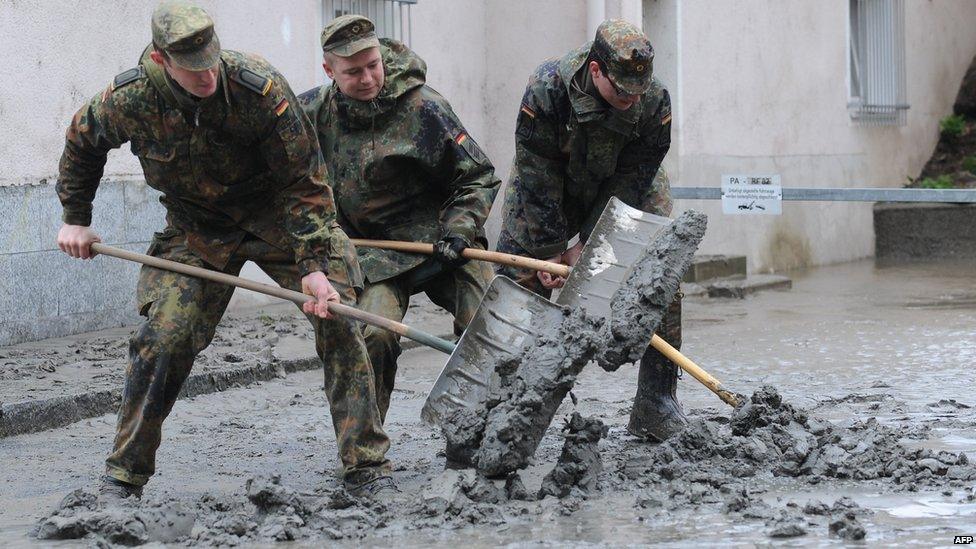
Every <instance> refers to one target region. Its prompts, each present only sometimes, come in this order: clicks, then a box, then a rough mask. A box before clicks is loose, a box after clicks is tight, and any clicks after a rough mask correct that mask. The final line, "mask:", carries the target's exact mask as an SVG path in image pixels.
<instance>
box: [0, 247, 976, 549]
mask: <svg viewBox="0 0 976 549" xmlns="http://www.w3.org/2000/svg"><path fill="white" fill-rule="evenodd" d="M789 275H790V277H791V278H792V279H793V289H792V290H790V291H772V292H765V293H761V294H758V295H754V296H750V297H748V298H746V299H744V300H724V299H706V298H691V299H687V300H686V302H685V310H684V315H685V319H684V321H685V322H684V341H685V343H684V346H683V351H684V352H685V353H686V354H687V355H688V356H689V357H690V358H692V359H693V360H695V361H696V362H697V363H698V364H699V365H700V366H702V367H703V368H705V369H706V370H708V371H709V372H710V373H711V374H712V375H714V376H715V377H717V378H719V379H720V380H722V381H723V382H724V383H725V385H726V386H727V387H729V388H731V389H734V390H736V391H738V392H740V393H744V394H751V393H752V392H753V391H754V390H756V389H758V388H759V387H760V386H761V385H773V386H775V387H776V388H778V389H779V391H780V392H781V393H782V394H783V396H784V398H785V399H786V400H788V401H789V402H791V403H792V404H793V405H796V406H800V407H803V408H807V409H808V410H809V411H810V413H811V415H815V416H817V417H820V418H823V419H826V420H829V421H831V422H833V423H835V424H837V425H840V426H843V425H848V424H850V423H852V422H853V421H856V420H866V419H868V418H871V417H876V418H877V419H878V420H879V421H881V422H882V423H884V424H885V425H890V426H892V427H896V428H899V429H902V430H903V432H905V433H907V434H909V435H910V436H906V438H905V439H903V444H905V445H906V446H909V447H923V448H931V449H937V450H949V451H951V452H954V453H956V452H964V453H966V454H967V455H968V456H969V457H970V458H971V459H976V408H974V407H973V406H974V405H976V397H974V395H973V390H974V388H976V369H974V368H973V365H974V364H976V267H973V266H972V265H969V266H924V265H914V266H900V267H886V268H876V267H875V266H874V265H873V263H872V262H869V261H864V262H857V263H850V264H844V265H838V266H831V267H823V268H818V269H813V270H809V271H802V272H793V273H789ZM309 344H310V343H309ZM444 360H445V357H444V356H443V355H440V354H439V353H437V352H435V351H429V350H423V349H417V350H412V351H408V352H406V353H405V354H404V355H403V356H402V357H401V362H400V364H401V365H400V370H399V375H398V390H397V391H396V392H395V393H394V397H393V398H394V400H393V403H392V405H391V410H390V417H389V418H388V431H389V434H390V436H391V438H392V441H393V448H392V450H391V453H390V457H391V458H392V459H393V460H394V462H395V463H396V471H395V478H396V479H397V481H398V483H399V484H400V487H401V490H402V491H403V494H401V496H400V500H402V501H403V502H404V503H403V505H404V506H405V507H409V503H410V502H411V501H413V500H415V499H416V498H417V497H418V495H419V494H420V493H421V492H422V491H423V489H424V488H425V487H426V486H428V485H429V484H430V483H431V481H432V479H434V478H435V477H437V475H438V474H439V473H440V472H441V471H442V469H443V465H444V458H443V450H444V443H443V440H442V439H441V437H440V435H439V434H438V433H436V432H435V431H434V430H432V429H431V428H429V427H426V426H424V425H423V424H422V423H421V422H420V419H419V412H420V407H421V406H422V404H423V399H424V396H425V394H426V391H427V390H428V389H429V387H430V386H431V384H432V383H433V380H434V378H435V377H436V375H437V373H438V371H439V370H440V367H441V365H442V364H443V362H444ZM43 381H44V380H43V379H42V380H40V381H39V383H42V382H43ZM321 382H322V379H321V373H319V372H299V373H296V374H292V375H289V376H287V377H285V378H283V379H276V380H273V381H270V382H266V383H262V384H260V385H256V386H252V387H250V388H244V389H231V390H228V391H225V392H222V393H216V394H212V395H205V396H199V397H195V398H193V399H189V400H185V401H179V402H178V403H177V405H176V408H175V410H174V412H173V414H172V416H171V417H170V419H169V420H168V421H167V423H166V429H165V432H164V442H163V446H162V448H161V449H160V452H159V458H158V463H159V473H158V474H157V475H156V477H154V479H153V481H152V482H151V483H150V485H149V486H148V487H147V498H149V499H152V498H156V499H157V500H161V501H162V500H179V501H186V502H192V501H196V500H199V499H200V498H202V497H204V496H205V494H209V495H210V496H207V497H211V496H212V495H214V494H216V495H217V496H221V497H228V498H232V497H238V498H239V497H242V494H243V492H244V485H245V482H246V481H247V480H248V479H249V478H251V477H254V476H256V475H261V474H265V475H266V474H278V475H281V479H282V483H283V484H287V485H288V486H291V487H293V488H295V489H296V490H305V489H310V488H311V487H314V486H319V487H321V486H324V487H326V488H328V487H333V488H334V487H335V485H336V482H335V481H334V480H333V479H332V476H331V475H332V469H333V467H334V466H335V461H336V460H335V457H334V456H335V452H336V448H335V441H334V436H333V434H332V429H331V425H330V423H329V420H328V414H327V412H326V409H325V407H326V403H325V398H324V395H323V394H322V392H321ZM635 391H636V368H635V367H633V366H625V367H623V368H621V369H620V370H619V371H617V372H615V373H612V374H609V373H606V372H603V371H602V370H600V369H599V368H596V367H593V366H589V367H587V368H586V369H585V370H584V372H583V374H582V375H581V378H580V381H579V383H578V384H577V386H576V388H575V389H574V391H573V393H574V395H575V396H576V397H577V401H578V404H577V405H575V406H574V405H573V404H572V402H570V400H569V399H567V400H566V401H565V402H564V403H563V405H562V407H561V408H560V410H559V413H558V414H557V419H556V421H555V422H554V427H552V428H550V430H549V433H548V434H547V436H546V437H545V439H544V440H543V444H542V446H541V447H540V450H539V452H538V453H537V455H536V460H535V465H533V466H531V467H530V468H529V469H528V470H527V471H526V472H525V474H523V479H524V481H525V483H526V485H527V486H528V487H529V488H530V491H531V490H532V489H533V486H534V487H536V488H537V487H538V485H539V483H540V482H541V478H542V476H543V475H544V474H545V473H546V472H547V471H548V470H549V469H551V467H552V465H553V463H554V462H555V460H556V457H557V456H558V454H559V451H560V448H561V443H562V441H561V439H560V438H559V436H558V432H557V431H558V426H559V425H561V424H562V422H563V419H564V418H565V417H567V416H568V415H569V414H570V413H572V412H573V411H574V410H576V411H579V412H580V413H582V414H583V415H586V416H593V417H598V418H600V419H602V420H603V421H604V422H605V423H606V424H607V425H608V426H609V427H610V433H609V435H608V437H607V439H606V440H604V441H603V442H601V449H602V453H603V461H604V471H605V472H604V474H603V475H602V476H601V480H602V484H603V486H604V488H603V489H602V490H601V491H599V492H597V493H595V494H591V496H590V497H589V498H588V499H585V500H580V501H577V502H575V503H574V504H573V505H565V504H558V502H555V501H550V500H546V501H543V502H535V503H534V504H533V505H527V506H525V508H524V512H511V509H508V510H506V512H505V513H503V514H502V515H501V516H500V518H494V519H484V520H481V521H480V522H479V521H477V520H475V521H472V522H475V524H467V525H465V524H464V523H459V522H458V521H444V522H442V523H436V524H434V525H433V526H431V525H430V524H427V523H424V522H423V521H417V520H416V519H415V518H413V517H412V515H410V514H409V513H406V512H405V513H404V514H402V515H396V513H394V515H393V517H394V518H393V520H391V521H389V523H388V524H386V525H385V526H384V527H382V528H378V529H375V530H367V531H362V532H360V533H359V534H356V535H345V536H344V537H343V540H344V542H345V543H348V544H349V545H350V546H351V545H360V544H363V543H376V544H385V545H388V544H390V543H393V542H395V543H397V545H403V546H420V545H457V544H459V543H465V544H467V545H471V546H481V545H496V544H513V543H514V544H524V543H532V542H542V543H548V544H554V545H580V544H598V545H615V546H621V545H636V544H643V543H648V542H658V543H665V544H668V545H676V546H691V545H701V544H703V543H705V544H718V543H721V544H723V545H756V544H767V543H771V542H775V540H774V539H772V538H770V537H769V535H770V533H771V532H772V529H773V528H772V526H771V525H770V524H769V518H768V517H767V518H748V517H743V516H742V515H741V514H735V513H729V512H727V510H726V509H725V502H726V500H727V499H728V494H721V493H718V490H716V492H715V493H714V494H705V497H704V498H703V500H702V501H701V502H696V503H694V504H688V505H684V504H681V505H677V504H676V505H670V504H669V498H670V497H672V494H669V493H668V491H667V490H661V488H660V485H657V484H652V485H649V486H650V487H648V486H644V487H641V486H640V482H639V479H638V482H634V483H631V484H632V486H631V484H629V483H628V481H627V480H626V479H625V476H626V475H625V474H623V473H625V471H626V469H627V467H628V464H629V461H632V460H634V459H635V456H640V455H641V453H642V452H645V451H646V450H645V449H649V448H651V446H648V445H645V444H643V443H640V442H639V441H637V440H635V439H634V438H633V437H631V436H629V435H627V434H626V432H625V430H624V427H625V426H626V422H627V418H628V413H629V407H630V403H631V400H632V398H633V395H634V393H635ZM679 395H680V396H681V400H682V402H683V404H684V406H685V409H686V410H687V411H689V412H690V415H691V416H692V417H695V418H712V417H715V416H728V414H729V413H730V409H729V408H728V407H727V406H725V405H724V404H723V403H722V402H720V401H719V400H718V399H717V398H716V397H715V396H714V395H712V394H711V393H709V392H708V391H707V390H706V389H704V388H703V387H702V386H700V385H698V384H697V382H695V381H694V380H693V379H691V378H690V376H685V377H684V378H683V379H682V380H681V382H680V387H679ZM113 429H114V417H113V416H111V415H106V416H101V417H98V418H93V419H90V420H85V421H81V422H78V423H75V424H73V425H70V426H68V427H64V428H61V429H56V430H51V431H46V432H41V433H34V434H30V435H20V436H16V437H9V438H0V463H2V464H3V467H0V486H2V487H3V488H0V545H21V544H24V545H26V544H29V543H30V542H31V540H30V539H29V538H28V537H27V531H28V529H29V528H30V527H31V526H32V525H33V524H35V523H36V521H37V520H38V519H40V518H42V517H43V516H45V515H46V514H47V513H48V512H49V511H50V510H51V508H53V507H54V506H55V505H56V504H57V502H58V501H59V500H60V499H61V497H62V496H64V494H66V493H67V492H68V491H70V490H72V489H74V488H78V487H82V486H85V485H91V484H92V483H94V480H95V478H96V476H97V474H98V473H99V472H100V470H101V463H102V460H103V459H104V456H105V454H106V453H107V451H108V449H109V447H110V445H111V439H112V435H113ZM956 484H957V485H956V486H950V483H949V482H948V481H946V483H945V486H940V487H936V488H934V489H930V488H926V489H923V490H921V491H912V490H911V489H910V487H906V486H893V485H891V484H890V483H889V484H885V483H876V482H856V481H852V480H842V479H840V480H838V479H831V480H828V481H819V482H817V484H810V483H809V482H807V481H805V480H803V479H794V478H783V477H771V476H760V477H757V478H756V480H755V482H754V485H753V486H752V490H753V491H754V495H753V497H754V499H756V500H757V501H761V502H762V503H765V504H766V505H768V507H769V508H771V509H772V510H773V511H776V512H779V511H782V510H790V509H798V508H802V507H803V506H805V505H806V504H807V503H810V502H823V503H825V504H827V505H831V504H833V503H834V502H836V501H837V500H839V499H840V498H842V497H845V496H846V497H849V498H851V500H853V501H854V502H855V503H856V504H858V505H859V506H860V507H862V508H865V509H866V511H864V513H863V515H861V516H859V518H858V520H859V521H860V524H861V525H863V527H864V529H865V531H866V534H867V535H866V541H867V542H868V543H872V544H874V543H878V542H881V543H885V544H892V543H897V544H903V545H926V546H930V545H934V544H938V545H948V544H951V543H952V537H953V535H972V534H973V533H974V532H976V501H974V500H973V498H972V497H971V494H972V490H973V488H974V486H973V484H974V483H973V482H968V483H962V484H961V485H960V483H956ZM649 491H650V492H649ZM967 495H969V496H970V497H968V498H967ZM710 496H715V497H710ZM710 500H714V501H710ZM791 503H795V504H796V506H792V505H791ZM391 505H393V506H395V505H398V503H397V502H394V503H391ZM804 520H806V521H808V523H806V524H805V525H804V530H805V532H806V533H805V535H803V536H801V537H795V538H790V539H789V540H788V543H789V544H790V545H799V546H814V545H816V546H820V545H824V544H842V543H843V540H841V539H839V538H837V537H835V536H834V537H832V536H831V535H830V534H829V530H828V526H827V523H826V522H825V519H823V518H821V517H818V516H816V515H808V516H806V517H805V518H804ZM422 523H423V524H427V525H426V526H422ZM437 524H440V526H437ZM336 541H338V540H329V543H336ZM59 543H63V544H65V545H68V546H81V545H84V544H86V543H87V542H86V541H75V542H59ZM321 543H322V540H321V539H312V540H305V541H304V542H302V541H299V542H292V545H294V546H317V545H320V544H321Z"/></svg>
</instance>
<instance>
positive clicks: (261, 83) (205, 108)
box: [57, 48, 338, 276]
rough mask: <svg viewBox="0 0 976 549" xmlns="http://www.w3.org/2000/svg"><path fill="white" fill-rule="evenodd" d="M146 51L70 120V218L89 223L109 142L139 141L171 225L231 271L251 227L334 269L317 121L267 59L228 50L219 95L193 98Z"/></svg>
mask: <svg viewBox="0 0 976 549" xmlns="http://www.w3.org/2000/svg"><path fill="white" fill-rule="evenodd" d="M150 49H151V48H147V49H146V51H145V52H143V57H142V59H141V60H140V64H139V66H138V67H136V68H135V69H130V70H128V71H125V72H123V73H122V74H120V75H118V76H117V77H116V78H115V80H114V81H113V82H112V84H111V85H110V86H109V87H108V88H107V89H106V90H105V91H104V92H103V93H101V94H98V95H97V96H95V97H94V98H93V99H92V100H91V101H90V102H89V103H88V104H87V105H85V106H84V107H82V108H81V109H80V110H79V111H78V113H77V114H75V116H74V119H73V120H72V122H71V126H70V127H69V128H68V133H67V141H66V143H65V148H64V153H63V155H62V156H61V163H60V167H59V169H60V175H59V178H58V184H57V192H58V196H59V198H60V199H61V204H62V205H63V207H64V222H65V223H68V224H72V225H86V226H87V225H90V224H91V218H92V200H93V199H94V197H95V191H96V189H97V188H98V183H99V180H100V178H101V177H102V170H103V168H104V166H105V161H106V156H107V153H108V151H109V150H111V149H114V148H118V147H120V146H122V144H123V143H125V142H131V148H132V153H133V154H134V155H136V156H138V157H139V161H140V163H141V164H142V169H143V172H144V174H145V177H146V183H147V184H148V185H149V186H150V187H152V188H154V189H157V190H159V191H160V192H162V193H163V196H162V197H161V198H160V202H162V203H163V205H164V206H165V207H166V217H167V222H168V223H169V225H170V227H172V228H175V229H176V230H182V231H183V232H185V233H186V240H187V245H188V246H189V247H190V249H191V250H192V251H193V252H194V253H196V254H198V255H199V256H200V257H201V258H203V259H204V260H206V261H207V263H210V264H211V265H213V266H215V267H217V268H223V267H224V266H225V265H226V263H227V261H228V259H229V258H230V256H231V255H232V254H233V253H234V251H235V250H236V249H237V247H238V246H239V244H240V243H241V241H242V240H243V239H244V238H245V236H246V235H247V234H248V233H250V234H252V235H254V236H257V237H258V238H260V239H262V240H264V241H266V242H268V243H269V244H272V245H274V246H277V247H280V248H282V249H285V250H293V251H294V253H295V261H296V263H297V265H298V268H299V270H300V271H301V274H302V275H303V276H304V275H305V274H308V273H309V272H313V271H323V272H326V269H327V266H328V255H329V253H330V251H331V249H330V248H331V247H330V239H331V238H332V234H333V227H337V226H338V225H337V223H336V216H335V205H334V203H333V200H332V193H331V191H330V190H329V188H328V187H327V186H326V183H325V182H326V177H327V172H326V171H325V166H324V164H323V163H322V162H321V160H320V156H319V150H318V143H317V141H316V140H315V139H314V137H313V136H314V131H313V129H312V127H311V123H310V122H309V120H308V118H307V117H306V116H305V115H304V113H303V112H302V111H301V109H300V108H298V102H297V100H296V98H295V96H294V95H293V93H292V91H291V89H290V88H289V87H288V83H287V81H286V80H285V79H284V77H283V76H282V75H281V74H279V73H278V72H277V71H276V70H275V69H274V67H272V66H271V65H270V64H268V62H267V61H265V60H263V59H261V58H259V57H257V56H252V55H246V54H242V53H237V52H233V51H227V50H224V51H223V52H222V53H221V62H220V64H219V65H220V77H219V78H220V83H219V85H218V88H217V92H216V93H215V94H214V95H212V96H210V97H209V98H206V99H203V100H196V99H192V98H191V97H190V96H189V95H188V94H187V93H186V92H185V91H184V90H183V89H182V88H180V87H179V86H178V85H177V84H175V82H173V81H172V80H171V79H170V78H169V77H168V76H167V75H166V74H165V71H164V70H163V69H162V67H159V66H158V65H156V64H155V63H153V62H152V60H150V59H149V52H150Z"/></svg>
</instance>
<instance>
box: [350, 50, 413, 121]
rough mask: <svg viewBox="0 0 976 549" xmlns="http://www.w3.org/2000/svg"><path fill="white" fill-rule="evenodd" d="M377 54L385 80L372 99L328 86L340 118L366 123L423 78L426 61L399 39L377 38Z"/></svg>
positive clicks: (387, 109) (390, 108)
mask: <svg viewBox="0 0 976 549" xmlns="http://www.w3.org/2000/svg"><path fill="white" fill-rule="evenodd" d="M380 53H381V54H382V56H383V74H384V80H385V82H384V83H383V89H382V90H380V94H379V96H378V97H377V98H376V99H373V100H372V101H358V100H356V99H353V98H351V97H349V96H347V95H345V94H343V93H341V92H340V91H339V88H338V86H335V85H334V84H333V86H332V87H333V88H334V89H335V90H334V91H335V95H334V96H335V99H336V102H337V105H338V107H339V113H340V115H341V117H342V118H345V119H346V120H347V121H349V122H352V123H353V124H356V125H362V124H368V123H371V121H372V120H373V119H374V118H375V117H377V116H380V115H383V114H386V113H387V112H390V111H391V110H393V108H394V107H395V106H396V104H397V101H398V100H399V99H400V98H401V97H403V96H404V95H406V94H407V93H409V92H411V91H413V90H415V89H417V88H419V87H421V86H423V85H424V83H425V82H426V81H427V64H426V63H424V60H423V59H421V58H420V57H419V56H418V55H417V54H416V53H414V52H413V51H412V50H410V49H409V48H407V47H406V46H405V45H404V44H402V43H401V42H397V41H395V40H390V39H388V38H383V39H381V40H380Z"/></svg>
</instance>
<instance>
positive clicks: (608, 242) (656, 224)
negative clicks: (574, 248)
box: [556, 197, 671, 341]
mask: <svg viewBox="0 0 976 549" xmlns="http://www.w3.org/2000/svg"><path fill="white" fill-rule="evenodd" d="M670 223H671V219H669V218H667V217H661V216H659V215H654V214H650V213H647V212H643V211H641V210H638V209H636V208H631V207H630V206H628V205H626V204H624V203H623V202H622V201H620V200H619V199H617V198H616V197H611V198H610V201H609V202H607V206H606V208H604V209H603V213H602V214H600V218H599V219H598V220H597V222H596V226H594V227H593V232H591V233H590V238H589V240H587V241H586V244H585V245H584V246H583V251H582V253H581V254H580V258H579V261H578V262H577V263H576V266H575V267H573V270H572V271H571V272H570V273H569V278H567V279H566V284H565V285H564V286H563V288H562V290H560V292H559V295H558V296H557V297H556V303H558V304H560V305H565V306H568V307H582V308H583V309H584V310H585V311H586V312H587V313H589V314H591V315H593V316H596V317H602V318H609V317H610V299H611V298H612V297H613V293H614V292H616V291H617V288H619V287H620V286H621V284H623V282H624V281H625V280H626V279H627V274H628V273H629V272H630V269H631V267H633V265H634V263H635V262H636V261H637V259H638V258H640V256H641V253H642V252H643V251H644V250H645V249H646V248H647V247H648V246H649V245H650V243H651V241H653V240H654V237H655V236H657V234H658V233H659V232H660V231H661V230H662V229H664V228H665V227H667V226H668V225H669V224H670ZM647 338H648V341H650V338H651V334H648V335H647Z"/></svg>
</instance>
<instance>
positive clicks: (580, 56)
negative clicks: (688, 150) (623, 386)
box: [498, 20, 686, 440]
mask: <svg viewBox="0 0 976 549" xmlns="http://www.w3.org/2000/svg"><path fill="white" fill-rule="evenodd" d="M653 60H654V50H653V49H652V48H651V44H650V42H649V41H648V40H647V37H645V36H644V34H643V33H642V32H641V31H640V29H638V28H637V27H635V26H634V25H632V24H630V23H627V22H625V21H622V20H608V21H604V22H603V23H602V24H601V25H600V26H599V28H598V29H597V32H596V38H595V39H594V41H593V42H591V43H588V44H586V45H584V46H583V47H581V48H579V49H577V50H574V51H571V52H569V53H568V54H567V55H565V56H564V57H562V58H561V59H550V60H547V61H545V62H543V63H542V65H540V66H539V67H538V68H537V69H536V71H535V72H534V73H533V74H532V76H531V77H530V78H529V84H528V86H527V87H526V90H525V95H524V96H523V98H522V104H521V108H520V110H519V114H518V121H517V125H516V131H515V151H516V152H515V163H514V165H513V167H512V175H511V179H510V182H509V185H508V187H507V188H506V191H505V203H504V209H503V214H502V215H503V220H502V231H501V234H500V235H499V241H498V251H500V252H506V253H511V254H518V255H526V256H531V257H535V258H540V259H548V260H549V261H553V262H556V263H563V264H566V265H574V264H575V263H576V261H577V260H578V259H579V254H580V251H581V250H582V247H583V245H584V244H585V242H586V240H587V238H588V237H589V235H590V232H591V231H592V230H593V226H594V225H595V224H596V221H597V219H598V218H599V217H600V214H601V213H602V211H603V208H604V206H606V204H607V202H608V201H609V200H610V197H612V196H616V197H617V198H619V199H621V200H623V201H624V202H625V203H627V204H628V205H630V206H633V207H635V208H638V209H641V210H644V211H646V212H650V213H653V214H657V215H661V216H668V215H670V213H671V206H672V202H671V191H670V184H669V183H668V178H667V175H666V174H665V173H664V170H663V169H661V161H662V160H663V159H664V155H665V154H666V153H667V152H668V148H669V147H670V146H671V100H670V98H669V96H668V91H667V90H666V89H665V88H664V86H662V85H661V82H660V81H658V80H657V79H656V78H654V77H653V76H652V64H653ZM574 236H579V241H578V243H577V244H576V245H574V246H572V247H569V241H570V239H571V238H573V237H574ZM567 248H568V249H567ZM498 272H499V273H500V274H504V275H506V276H509V277H511V278H513V279H515V280H518V281H519V283H520V284H522V285H523V286H526V287H527V288H529V289H531V290H533V291H535V292H537V293H539V294H541V295H544V296H546V297H548V296H549V295H550V293H551V292H552V289H554V288H558V287H561V286H562V284H563V282H564V280H563V279H562V278H560V277H555V276H553V275H550V274H548V273H543V272H535V271H529V270H525V269H518V268H514V267H507V266H506V267H501V268H499V269H498ZM658 333H660V334H661V336H662V337H664V339H665V340H667V341H668V342H669V343H671V344H672V345H674V346H675V347H680V345H681V301H680V294H679V297H678V298H677V299H676V300H675V302H674V303H673V304H672V306H671V309H670V311H669V314H668V315H667V316H666V317H665V320H664V322H663V325H662V326H661V327H660V328H659V330H658ZM677 371H678V369H677V366H675V365H674V364H673V363H672V362H671V361H669V360H668V359H667V358H665V357H664V355H662V354H660V353H659V352H657V351H656V350H654V349H653V348H650V347H648V349H647V351H646V352H645V353H644V357H643V358H642V359H641V366H640V375H639V382H638V390H637V398H636V400H635V402H634V408H633V411H632V413H631V419H630V426H629V429H630V431H631V432H632V433H634V434H637V435H640V436H651V437H654V438H657V439H659V440H663V439H664V438H666V437H667V436H669V435H670V434H671V433H673V432H675V431H676V430H678V429H680V428H681V427H682V426H683V425H684V424H685V423H686V420H685V417H684V414H683V412H682V410H681V407H680V405H679V404H678V402H677V400H676V399H675V390H676V386H677Z"/></svg>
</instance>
